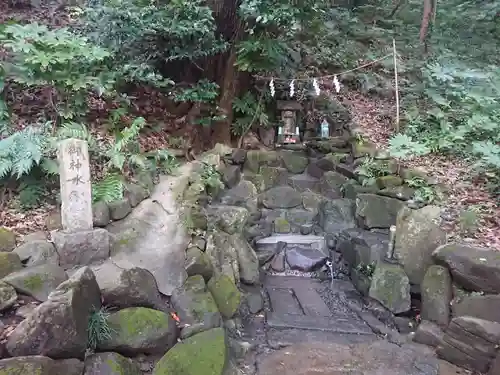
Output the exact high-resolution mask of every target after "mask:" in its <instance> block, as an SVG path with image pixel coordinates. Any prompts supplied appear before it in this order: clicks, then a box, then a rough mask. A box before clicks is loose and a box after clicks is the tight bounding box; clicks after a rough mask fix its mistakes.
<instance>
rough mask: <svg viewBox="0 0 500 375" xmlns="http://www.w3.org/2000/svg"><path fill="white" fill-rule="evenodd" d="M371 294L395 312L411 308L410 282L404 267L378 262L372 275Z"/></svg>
mask: <svg viewBox="0 0 500 375" xmlns="http://www.w3.org/2000/svg"><path fill="white" fill-rule="evenodd" d="M369 296H370V297H371V298H373V299H376V300H377V301H379V302H380V303H381V304H382V305H384V306H385V307H386V308H387V309H389V310H390V311H392V312H393V313H394V314H399V313H403V312H406V311H408V310H410V306H411V297H410V282H409V280H408V276H406V273H405V271H404V270H403V268H402V267H400V266H398V265H396V264H385V263H382V262H381V263H378V264H377V266H376V268H375V272H374V273H373V276H372V283H371V285H370V291H369Z"/></svg>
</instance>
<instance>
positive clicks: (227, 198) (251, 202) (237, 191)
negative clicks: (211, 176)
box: [220, 180, 257, 209]
mask: <svg viewBox="0 0 500 375" xmlns="http://www.w3.org/2000/svg"><path fill="white" fill-rule="evenodd" d="M220 202H221V204H224V205H227V206H243V207H246V208H248V209H250V208H252V206H256V205H257V188H256V187H255V185H254V184H253V183H252V182H251V181H247V180H241V181H240V182H239V184H238V185H236V186H234V187H232V188H231V189H228V190H224V191H223V192H222V194H221V196H220Z"/></svg>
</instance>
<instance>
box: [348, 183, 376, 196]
mask: <svg viewBox="0 0 500 375" xmlns="http://www.w3.org/2000/svg"><path fill="white" fill-rule="evenodd" d="M377 191H378V188H377V187H375V186H363V185H360V184H359V183H358V181H356V180H349V181H347V182H346V183H345V184H343V185H342V196H343V197H344V198H349V199H353V200H355V199H356V198H357V196H358V194H362V193H376V192H377Z"/></svg>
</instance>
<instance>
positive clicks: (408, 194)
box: [377, 185, 415, 201]
mask: <svg viewBox="0 0 500 375" xmlns="http://www.w3.org/2000/svg"><path fill="white" fill-rule="evenodd" d="M377 194H379V195H383V196H386V197H391V198H397V199H401V200H403V201H407V200H410V199H412V198H413V196H414V195H415V189H414V188H412V187H409V186H408V185H401V186H390V187H387V188H385V189H382V190H380V191H378V193H377Z"/></svg>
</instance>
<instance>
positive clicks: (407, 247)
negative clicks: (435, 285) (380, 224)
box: [394, 206, 446, 285]
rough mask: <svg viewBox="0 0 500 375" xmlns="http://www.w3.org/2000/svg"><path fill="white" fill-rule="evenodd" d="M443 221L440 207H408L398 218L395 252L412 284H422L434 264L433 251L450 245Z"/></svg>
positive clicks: (400, 212)
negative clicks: (445, 244) (446, 243)
mask: <svg viewBox="0 0 500 375" xmlns="http://www.w3.org/2000/svg"><path fill="white" fill-rule="evenodd" d="M440 221H441V208H440V207H439V206H426V207H423V208H421V209H418V210H412V209H410V208H408V207H405V208H404V209H402V210H400V211H399V213H398V215H397V223H396V228H397V232H396V241H395V245H394V250H395V254H396V256H397V257H398V259H399V260H400V262H401V264H402V265H403V267H404V270H405V272H406V274H407V275H408V277H409V278H410V282H411V283H412V284H415V285H420V284H421V282H422V280H423V278H424V275H425V272H426V271H427V268H428V267H429V266H431V265H432V264H433V260H432V252H433V251H434V250H435V249H436V248H437V247H439V246H440V245H442V244H444V243H445V242H446V233H445V232H444V231H443V229H441V226H440Z"/></svg>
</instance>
